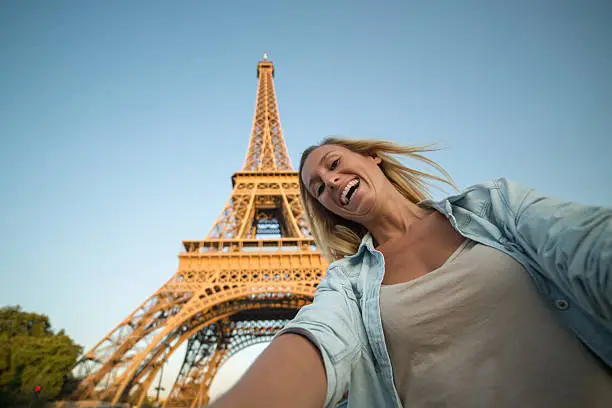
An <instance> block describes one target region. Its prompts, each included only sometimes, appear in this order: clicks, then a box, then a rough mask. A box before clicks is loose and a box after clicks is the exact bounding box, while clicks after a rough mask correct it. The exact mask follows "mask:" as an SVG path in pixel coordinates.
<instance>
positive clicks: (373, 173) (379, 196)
mask: <svg viewBox="0 0 612 408" xmlns="http://www.w3.org/2000/svg"><path fill="white" fill-rule="evenodd" d="M380 163H381V159H380V157H376V156H363V155H361V154H359V153H355V152H353V151H351V150H349V149H347V148H345V147H343V146H339V145H333V144H331V145H324V146H320V147H317V148H316V149H315V150H313V151H312V152H311V153H310V154H309V155H308V157H307V158H306V161H305V162H304V166H303V167H302V174H301V175H300V177H301V178H302V182H303V183H304V185H305V186H306V188H307V189H308V191H309V192H310V194H312V196H313V197H315V199H316V200H317V201H319V202H320V203H321V204H322V205H323V206H324V207H325V208H327V209H328V210H329V211H331V212H333V213H334V214H337V215H339V216H341V217H343V218H346V219H348V220H351V221H355V222H359V223H363V221H366V220H367V219H368V218H370V216H371V215H373V214H374V212H375V211H374V210H375V208H376V207H377V204H378V203H379V200H384V190H385V188H384V185H385V184H389V182H388V180H387V178H386V177H385V175H384V174H383V172H382V170H381V169H380V168H379V167H378V165H379V164H380Z"/></svg>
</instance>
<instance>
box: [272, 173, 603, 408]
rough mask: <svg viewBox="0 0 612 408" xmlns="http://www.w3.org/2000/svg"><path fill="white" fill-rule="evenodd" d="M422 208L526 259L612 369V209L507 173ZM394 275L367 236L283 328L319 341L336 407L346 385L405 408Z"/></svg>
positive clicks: (367, 403)
mask: <svg viewBox="0 0 612 408" xmlns="http://www.w3.org/2000/svg"><path fill="white" fill-rule="evenodd" d="M419 205H421V206H425V207H430V208H434V209H436V210H438V211H439V212H441V213H442V214H444V215H445V216H446V217H447V218H448V219H449V220H450V222H451V224H452V225H453V227H454V228H455V229H456V230H457V231H458V232H459V233H461V235H463V236H465V237H467V238H470V239H472V240H474V241H477V242H479V243H481V244H484V245H488V246H490V247H493V248H497V249H499V250H500V251H503V252H504V253H506V254H508V255H510V256H512V257H513V258H514V259H516V260H517V261H518V262H520V263H521V264H522V265H523V266H524V268H525V270H526V271H527V273H529V275H530V276H531V278H532V280H533V283H534V284H535V286H536V288H537V289H538V291H539V293H540V295H541V296H542V299H543V300H544V302H546V303H547V304H548V305H549V306H550V307H551V308H552V309H553V310H554V312H555V314H556V316H557V317H558V318H559V319H560V320H561V321H562V322H563V323H564V324H565V325H566V326H567V327H568V328H569V329H570V330H572V331H573V332H574V333H575V335H576V336H577V337H578V338H579V339H581V340H582V342H583V343H584V344H585V345H586V346H588V348H590V350H591V351H592V352H593V353H594V354H595V355H597V356H599V358H600V359H601V360H602V361H603V363H604V364H605V365H607V366H608V367H612V209H609V208H601V207H594V206H586V205H580V204H575V203H568V202H563V201H560V200H557V199H554V198H550V197H545V196H543V195H541V194H539V193H538V192H537V191H535V190H533V189H530V188H527V187H525V186H522V185H520V184H517V183H515V182H512V181H509V180H506V179H498V180H495V181H492V182H488V183H483V184H479V185H475V186H472V187H469V188H467V189H466V190H465V191H464V192H462V193H461V194H459V195H455V196H451V197H448V198H446V199H444V200H442V201H440V202H433V201H431V200H427V201H423V202H421V203H420V204H419ZM384 273H385V270H384V259H383V255H382V253H380V252H379V251H377V250H376V249H375V248H374V245H373V242H372V237H371V235H370V234H367V235H366V236H365V237H364V238H363V241H362V242H361V245H360V246H359V249H358V251H357V253H356V254H354V255H352V256H347V257H345V258H344V259H341V260H338V261H335V262H333V263H332V264H330V266H329V268H328V271H327V275H326V276H325V278H323V279H322V280H321V283H320V284H319V286H318V288H317V290H316V292H315V296H314V301H313V303H312V304H310V305H308V306H305V307H303V308H302V309H301V310H300V311H299V312H298V314H297V315H296V317H295V318H294V319H293V320H292V321H291V322H289V323H288V325H287V326H286V327H285V328H284V329H283V330H281V331H280V332H279V333H278V334H277V336H279V335H282V334H283V333H299V334H301V335H303V336H306V337H307V338H308V339H310V341H311V342H312V343H314V344H315V345H316V346H317V347H318V348H319V351H320V353H321V356H322V358H323V362H324V365H325V372H326V377H327V394H326V398H325V406H326V407H333V406H335V405H336V404H337V403H338V402H339V401H341V400H342V399H343V396H344V395H345V394H346V392H348V400H347V401H346V402H347V403H348V406H349V407H401V406H402V404H401V402H400V400H399V397H398V395H397V391H396V389H395V386H394V382H393V371H392V369H391V360H390V359H389V354H388V352H387V347H386V345H385V338H384V334H383V328H382V322H381V317H380V303H379V293H380V284H381V281H382V279H383V276H384Z"/></svg>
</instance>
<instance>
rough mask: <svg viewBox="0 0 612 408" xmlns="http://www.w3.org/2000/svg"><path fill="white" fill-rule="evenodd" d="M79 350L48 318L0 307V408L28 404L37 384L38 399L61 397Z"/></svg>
mask: <svg viewBox="0 0 612 408" xmlns="http://www.w3.org/2000/svg"><path fill="white" fill-rule="evenodd" d="M81 351H82V348H81V346H79V345H78V344H75V343H74V341H73V340H72V339H71V338H70V337H68V336H67V335H66V334H65V333H64V331H63V330H60V331H59V332H58V333H54V332H53V331H52V330H51V323H50V322H49V318H48V317H47V316H45V315H40V314H37V313H28V312H24V311H22V310H21V307H20V306H8V307H3V308H0V406H3V407H4V406H10V405H20V404H23V403H24V401H29V400H30V399H31V397H32V393H33V391H34V387H36V386H37V385H39V386H40V387H41V388H42V389H41V392H40V397H41V399H45V400H51V399H56V398H60V397H63V396H64V394H66V393H68V392H69V391H70V389H69V388H71V387H70V386H69V385H73V384H74V379H73V378H72V374H71V370H72V368H73V367H74V365H75V363H76V359H77V358H78V356H79V355H80V354H81Z"/></svg>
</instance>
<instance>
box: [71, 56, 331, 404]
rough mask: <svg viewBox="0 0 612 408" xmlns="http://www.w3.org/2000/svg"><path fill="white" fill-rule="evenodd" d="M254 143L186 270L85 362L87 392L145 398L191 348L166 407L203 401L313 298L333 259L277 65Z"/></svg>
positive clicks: (260, 68) (263, 67)
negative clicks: (319, 236) (307, 198)
mask: <svg viewBox="0 0 612 408" xmlns="http://www.w3.org/2000/svg"><path fill="white" fill-rule="evenodd" d="M257 78H258V87H257V100H256V105H255V116H254V118H253V127H252V131H251V138H250V141H249V148H248V151H247V154H246V158H245V160H244V165H243V167H242V170H240V171H238V172H236V173H234V174H233V175H232V179H231V180H232V186H233V190H232V193H231V196H230V198H229V200H228V201H227V203H226V205H225V207H224V208H223V211H222V212H221V214H220V215H219V217H218V219H217V221H216V222H215V224H214V225H213V226H212V228H211V230H210V231H209V233H208V235H207V237H206V239H203V240H197V241H183V246H184V248H185V251H184V252H181V253H180V254H179V256H178V258H179V265H178V271H177V272H176V274H175V275H174V276H172V278H170V280H168V281H167V282H166V283H165V284H164V285H162V287H161V288H159V289H158V290H157V291H156V292H155V293H154V294H153V295H152V296H151V297H149V298H148V299H146V300H145V301H144V302H143V303H142V304H141V305H140V306H139V307H138V308H136V310H134V311H133V312H132V313H131V314H130V315H129V316H128V317H126V318H125V319H124V320H123V321H122V322H121V323H120V324H119V325H117V327H115V328H114V329H113V330H111V332H110V333H109V334H108V335H107V336H106V337H104V338H103V339H102V340H101V341H100V342H99V343H98V344H96V345H95V346H94V347H93V348H92V349H91V350H90V351H88V352H87V353H86V354H85V355H84V356H83V357H82V359H81V360H80V361H79V362H78V364H77V366H76V369H77V371H76V372H77V376H78V377H79V378H81V379H82V380H81V381H80V383H79V387H78V388H77V390H76V392H75V394H74V397H75V399H78V400H97V401H108V402H111V403H119V402H127V401H129V402H130V403H132V404H135V405H137V406H140V405H142V403H143V402H144V401H145V398H146V396H147V392H148V391H149V389H150V388H151V386H152V384H153V382H154V379H155V378H156V376H157V375H158V372H159V371H160V369H162V370H163V365H164V363H165V362H166V361H167V359H168V358H169V357H170V356H171V355H172V353H174V351H176V349H177V348H178V347H179V346H180V345H181V344H183V343H184V342H185V341H186V342H187V351H186V353H185V357H184V360H183V364H182V366H181V369H180V372H179V374H178V376H177V378H176V381H175V383H174V386H173V387H172V390H171V391H170V393H169V395H168V397H167V399H166V401H165V403H164V406H165V407H199V406H203V405H207V404H208V402H209V389H210V385H211V382H212V380H213V378H214V377H215V375H216V373H217V372H218V370H219V368H220V367H221V366H222V365H223V364H224V363H225V362H226V361H227V360H228V358H230V357H231V356H232V355H234V354H235V353H236V352H238V351H240V350H242V349H244V348H245V347H248V346H250V345H253V344H256V343H262V342H265V341H269V340H270V339H271V338H272V336H273V335H274V334H275V333H276V332H277V331H278V330H280V329H281V328H282V327H283V326H284V324H285V323H286V322H287V321H288V320H289V319H291V318H292V317H293V316H294V315H295V313H296V312H297V310H299V309H300V308H301V307H302V306H304V305H306V304H308V303H310V302H312V299H313V295H314V291H315V289H316V286H317V284H318V283H319V281H320V280H321V278H322V276H323V275H324V274H325V270H326V267H327V262H326V261H325V259H324V258H323V257H322V256H321V253H320V251H319V250H318V249H317V248H316V246H315V243H314V240H313V238H312V237H311V235H310V232H309V228H308V225H307V223H306V219H305V216H304V210H303V208H302V205H301V202H300V196H299V195H300V194H299V187H298V173H297V172H296V171H295V170H294V169H293V166H292V164H291V160H290V158H289V155H288V153H287V146H286V144H285V140H284V138H283V133H282V130H281V123H280V117H279V112H278V104H277V101H276V94H275V91H274V65H273V64H272V62H271V61H270V60H268V58H267V55H265V54H264V58H263V60H262V61H259V63H258V65H257Z"/></svg>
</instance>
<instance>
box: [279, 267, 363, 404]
mask: <svg viewBox="0 0 612 408" xmlns="http://www.w3.org/2000/svg"><path fill="white" fill-rule="evenodd" d="M333 281H334V280H333V279H330V278H329V272H328V276H326V277H325V278H323V279H322V280H321V283H320V284H319V286H318V287H317V290H316V292H315V295H314V300H313V302H312V303H311V304H309V305H307V306H304V307H303V308H302V309H300V311H299V312H298V313H297V315H296V316H295V318H294V319H293V320H291V321H290V322H289V323H288V324H287V325H286V326H285V327H284V328H283V329H282V330H281V331H279V332H278V333H277V334H276V336H275V337H278V336H280V335H282V334H285V333H295V334H300V335H302V336H304V337H306V338H307V339H308V340H310V341H311V342H312V343H313V344H314V345H315V346H316V347H317V348H318V349H319V352H320V353H321V357H322V359H323V364H324V366H325V375H326V379H327V393H326V396H325V404H324V406H325V407H335V406H336V404H337V403H338V402H340V401H341V400H342V398H343V395H344V394H345V392H346V391H347V390H348V384H349V380H350V375H351V364H352V362H353V360H354V358H355V355H356V353H357V352H358V351H359V350H360V347H359V338H358V333H357V332H356V330H355V323H354V322H353V317H352V313H351V309H350V307H351V306H350V304H349V299H348V297H347V296H346V292H345V289H344V288H343V287H342V285H337V284H334V282H333Z"/></svg>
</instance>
